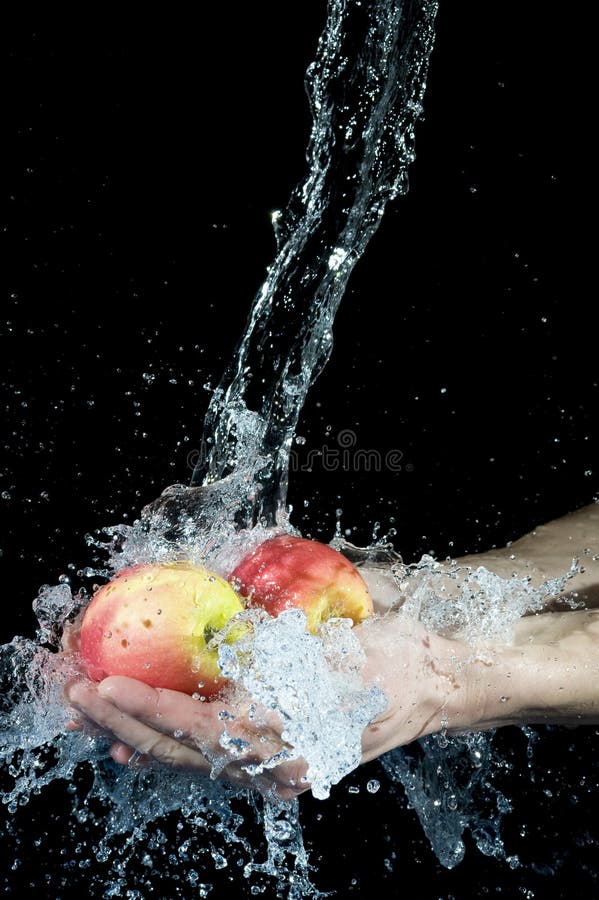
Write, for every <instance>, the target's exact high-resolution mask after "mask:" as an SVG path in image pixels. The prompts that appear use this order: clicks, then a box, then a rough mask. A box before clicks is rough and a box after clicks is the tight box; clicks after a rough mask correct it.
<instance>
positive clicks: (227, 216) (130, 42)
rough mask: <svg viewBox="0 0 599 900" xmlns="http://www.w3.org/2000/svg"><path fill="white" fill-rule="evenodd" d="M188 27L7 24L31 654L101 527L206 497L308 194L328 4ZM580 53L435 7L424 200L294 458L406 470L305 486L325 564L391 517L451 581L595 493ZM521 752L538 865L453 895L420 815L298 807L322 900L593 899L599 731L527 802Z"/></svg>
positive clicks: (16, 495) (552, 764) (552, 748)
mask: <svg viewBox="0 0 599 900" xmlns="http://www.w3.org/2000/svg"><path fill="white" fill-rule="evenodd" d="M197 15H199V20H198V21H197V22H196V21H195V16H194V17H193V21H192V17H191V16H190V15H188V14H183V12H181V11H178V12H174V13H170V14H167V13H165V14H164V15H161V16H158V15H154V16H151V15H148V14H146V15H145V16H144V18H143V20H140V21H137V22H133V23H132V22H124V21H121V20H120V19H117V18H116V17H112V18H111V17H110V16H109V15H107V14H106V15H104V16H100V15H98V16H97V18H96V19H95V20H94V19H92V18H88V19H85V20H84V19H83V18H81V19H79V20H76V19H69V20H68V21H65V22H57V21H56V20H54V21H53V22H52V24H48V23H47V22H43V21H41V20H40V21H39V22H32V23H30V24H29V25H27V26H13V25H12V24H11V25H10V26H8V27H6V28H5V29H4V38H3V41H4V51H3V62H4V65H5V66H6V69H7V71H6V73H5V76H4V79H3V81H4V85H5V92H4V93H5V99H4V111H3V116H2V121H3V138H2V142H3V150H4V164H3V167H2V170H3V175H4V177H5V178H6V181H7V183H6V186H5V192H4V202H5V205H4V206H3V211H2V228H3V243H4V247H5V251H4V254H3V258H4V263H3V266H2V272H3V274H2V282H3V294H2V304H3V310H2V324H1V328H0V359H1V360H2V367H3V377H2V410H3V440H2V459H1V463H0V479H1V481H0V492H2V499H1V500H0V509H1V512H2V530H1V540H0V547H1V549H2V559H1V561H0V562H1V565H2V579H3V585H4V589H5V590H6V594H5V598H4V602H5V605H6V608H7V610H8V612H7V613H5V615H4V617H3V621H2V639H4V640H9V639H10V638H11V637H12V635H13V634H14V633H15V632H18V633H21V634H32V632H33V628H34V620H33V616H32V613H31V600H32V598H33V597H34V596H35V594H36V593H37V589H38V587H39V586H40V585H41V584H42V583H46V582H49V583H55V582H56V580H57V578H58V577H59V575H61V574H65V573H66V574H70V575H73V573H74V572H75V571H76V570H77V569H78V568H79V567H81V566H83V565H87V564H89V562H90V556H89V553H90V551H89V549H88V548H87V547H86V545H85V542H84V540H83V537H84V534H85V533H86V532H91V531H94V530H95V529H98V528H101V527H102V526H105V525H109V524H114V523H116V522H118V521H124V520H127V519H129V520H131V519H133V518H135V516H136V514H137V513H138V511H139V509H140V507H141V506H142V505H143V504H144V503H145V502H148V501H150V500H152V499H153V498H154V497H155V496H157V494H158V493H159V492H160V490H161V489H162V488H163V487H164V486H166V485H167V484H170V483H173V482H175V481H179V482H186V481H188V479H189V477H190V476H191V470H190V468H189V465H188V462H187V459H188V455H189V454H190V453H192V452H193V450H194V449H196V448H197V447H198V446H199V438H200V435H201V428H202V419H203V415H204V412H205V409H206V406H207V403H208V398H209V392H208V390H206V389H205V388H204V385H206V384H212V385H214V384H215V383H217V381H218V379H219V378H220V374H221V372H222V369H223V367H224V364H225V362H226V361H227V360H228V359H229V358H230V356H231V353H232V352H233V348H234V346H235V344H236V342H237V339H238V337H239V335H240V333H241V330H242V328H243V325H244V323H245V319H246V316H247V312H248V309H249V303H250V301H251V298H252V296H253V294H254V292H255V290H256V289H257V288H258V287H259V285H260V283H261V281H262V279H263V276H264V271H265V267H266V266H267V265H268V263H269V261H270V259H271V257H272V254H273V252H274V239H273V235H272V229H271V225H270V212H271V211H272V210H273V209H276V208H279V207H281V206H284V204H285V202H286V199H287V197H288V195H289V192H290V190H291V188H292V187H293V185H294V184H295V183H296V182H297V181H298V180H299V179H300V178H301V177H302V175H303V173H304V148H305V144H306V140H307V135H308V130H309V118H308V112H307V105H306V102H305V97H304V94H303V72H304V70H305V68H306V66H307V64H308V62H309V61H310V59H311V58H312V56H313V53H314V48H315V45H316V39H317V36H318V34H319V32H320V30H321V28H322V25H323V23H324V17H325V4H324V3H323V2H316V0H314V2H310V3H305V2H304V3H300V2H288V3H286V4H284V6H282V5H281V4H274V3H270V2H263V3H260V4H257V5H256V4H254V5H252V6H246V5H244V6H242V7H241V8H239V9H238V8H233V7H232V8H227V9H225V8H224V7H222V6H219V8H218V9H205V8H204V6H202V7H201V10H200V11H199V12H198V13H197ZM584 33H585V23H584V22H583V21H580V20H575V19H574V18H570V19H567V18H566V17H565V15H564V12H563V10H562V8H561V6H558V5H557V4H551V3H550V4H546V3H540V2H529V3H528V4H526V11H525V12H523V10H522V5H521V4H517V3H515V2H511V0H506V2H502V3H498V2H494V0H493V2H487V3H480V2H475V0H471V2H464V3H461V4H451V3H449V2H444V0H441V11H440V15H439V19H438V29H437V40H436V46H435V50H434V53H433V58H432V63H431V70H430V77H429V86H428V90H427V96H426V101H425V113H426V114H425V120H424V121H423V122H422V123H421V124H420V125H419V127H418V137H417V161H416V163H415V164H414V165H413V166H412V169H411V173H410V185H411V187H410V192H409V194H408V195H407V197H405V198H403V199H400V200H398V201H396V202H395V203H394V204H393V205H392V207H391V208H389V210H388V212H387V214H386V216H385V218H384V220H383V223H382V225H381V228H380V230H379V232H378V234H377V235H376V236H375V238H374V239H373V241H372V243H371V245H370V247H369V248H368V250H367V253H366V254H365V257H364V258H363V260H362V261H360V262H359V263H358V265H357V267H356V270H355V272H354V275H353V276H352V279H351V281H350V286H349V289H348V292H347V294H346V297H345V299H344V302H343V304H342V307H341V310H340V313H339V315H338V319H337V322H336V326H335V349H334V353H333V356H332V359H331V361H330V363H329V365H328V367H327V369H326V370H325V373H324V374H323V375H322V377H321V378H320V379H319V381H318V382H317V383H316V385H315V386H314V388H313V389H312V391H311V393H310V397H309V400H308V403H307V405H306V408H305V411H304V414H303V416H302V421H301V425H300V429H299V432H300V434H302V435H303V436H305V437H306V438H307V443H306V445H305V446H304V447H303V448H301V450H300V448H298V452H301V453H306V454H307V453H308V451H310V450H315V449H318V448H319V447H323V446H326V447H329V448H336V447H338V443H337V435H338V434H339V433H340V432H341V431H344V430H347V429H350V430H351V431H352V432H354V433H355V436H356V444H355V447H356V448H360V449H363V450H370V449H372V450H378V451H379V452H380V453H381V454H382V455H384V454H385V453H386V452H387V451H389V450H400V451H401V453H402V454H403V456H402V460H401V462H402V468H401V471H388V470H386V469H385V468H384V467H382V468H381V470H380V471H363V470H359V471H353V470H349V471H342V470H338V471H335V472H326V471H324V468H323V466H322V465H319V463H318V461H316V462H315V464H314V465H313V466H312V471H311V472H308V471H298V472H295V473H294V474H293V475H292V482H291V490H290V500H291V502H292V504H293V506H294V510H295V512H294V514H293V516H292V520H293V521H294V523H295V524H296V525H298V526H299V527H300V528H301V529H302V531H304V533H306V534H310V535H312V536H314V537H317V538H320V539H323V540H329V539H330V538H331V537H332V535H333V531H334V527H335V518H336V514H335V510H336V509H337V508H341V509H343V515H342V527H343V528H344V529H351V536H352V539H353V540H355V541H356V543H362V544H364V543H367V542H368V540H369V539H370V537H371V535H372V531H373V528H374V527H375V523H376V522H380V523H381V532H380V533H385V532H386V531H387V530H388V529H389V527H394V528H396V529H397V532H398V534H397V537H396V538H395V544H396V547H397V549H398V550H399V551H400V552H402V553H403V555H404V557H405V558H406V559H409V560H411V559H414V558H418V557H419V555H420V554H421V553H423V552H427V551H431V552H434V553H435V554H436V555H437V556H439V557H441V558H443V557H445V556H446V555H447V554H453V555H458V554H461V553H463V552H468V551H474V550H479V549H480V550H482V549H486V548H488V547H490V546H492V545H494V544H498V545H499V544H504V543H505V542H506V541H507V540H510V539H513V538H516V537H518V536H519V535H520V534H522V533H524V532H526V531H528V530H530V529H531V528H532V527H533V526H534V525H535V524H537V523H538V522H540V521H543V520H547V519H549V518H552V517H554V516H557V515H561V514H564V513H566V512H567V511H569V510H570V509H573V508H575V507H577V506H580V505H582V504H584V503H589V502H591V501H592V500H593V498H594V497H595V496H596V494H597V467H596V456H597V445H598V432H597V422H596V404H597V395H598V387H597V385H598V376H597V367H596V364H595V357H596V343H597V340H596V332H595V330H594V323H593V315H592V311H593V292H592V289H591V288H590V287H589V286H588V285H589V283H591V284H592V269H591V263H590V261H589V251H588V242H587V241H586V240H585V232H586V228H585V226H584V225H583V223H582V219H581V211H584V210H586V207H587V205H588V204H589V202H590V201H589V199H588V195H589V185H590V182H591V181H592V177H591V174H590V171H591V170H590V166H588V165H587V162H586V161H585V154H584V152H583V149H584V147H585V146H586V138H587V136H586V134H585V132H586V128H587V126H586V121H587V117H588V115H589V107H588V96H587V91H588V87H587V81H586V74H585V66H584V61H585V58H586V49H585V46H584ZM144 374H145V375H146V377H145V378H144ZM147 376H150V377H147ZM305 502H307V505H305ZM74 580H75V579H74ZM506 735H507V737H505V738H504V739H503V740H504V742H506V743H507V744H509V743H510V742H512V743H513V744H514V746H515V747H517V748H518V747H519V748H520V750H518V749H517V750H515V751H514V753H515V761H516V766H515V769H516V771H515V773H514V774H513V775H512V776H511V778H512V781H511V783H510V784H509V785H508V787H507V792H508V794H509V793H510V792H511V795H515V797H516V799H515V811H514V813H513V814H512V816H510V817H509V819H510V822H511V824H509V825H508V829H507V833H508V838H509V839H508V844H509V852H510V853H519V854H520V856H521V858H522V860H523V861H524V862H526V864H527V866H526V868H525V869H519V870H515V871H513V872H512V871H511V870H510V869H509V868H508V867H507V865H506V864H505V863H496V862H490V861H488V860H485V859H484V858H483V857H482V856H480V854H478V853H477V851H475V850H474V849H472V848H470V849H469V850H468V853H467V858H466V861H465V862H464V863H463V864H462V865H461V866H460V867H459V868H458V869H457V870H455V872H453V873H447V872H445V871H444V870H442V869H440V868H439V867H438V866H437V864H436V862H435V860H434V857H433V856H432V855H431V854H430V851H429V850H428V848H427V845H426V841H425V840H424V839H423V838H422V836H421V832H420V829H419V826H418V825H417V824H416V823H415V822H414V819H413V817H412V816H413V814H412V813H410V812H406V811H405V809H404V805H405V804H404V802H403V800H402V799H401V797H400V796H399V797H397V796H390V795H389V791H388V789H385V790H383V789H381V791H380V792H379V794H377V795H376V797H372V796H370V795H367V796H366V795H365V792H364V788H363V787H362V791H361V794H360V795H359V796H358V797H357V798H356V797H354V796H351V797H348V796H347V787H346V786H345V785H342V786H340V788H339V790H338V791H337V793H336V795H335V798H334V799H333V801H331V802H329V804H325V807H326V810H327V811H326V813H324V814H323V820H321V822H320V824H319V823H318V822H317V820H316V815H317V814H318V813H322V812H323V809H324V808H325V807H323V805H322V804H320V805H319V804H316V803H314V802H312V801H311V800H310V799H307V800H306V802H305V804H304V807H305V816H306V819H307V840H308V843H309V844H310V845H311V846H313V847H314V848H315V850H314V852H315V854H316V855H319V854H321V855H323V861H322V879H321V883H322V886H323V887H337V888H338V890H339V892H340V894H339V895H340V896H345V895H346V894H349V893H351V894H355V895H357V896H362V895H364V896H366V892H368V891H370V890H374V891H375V892H378V894H377V896H381V897H382V896H396V895H397V894H398V892H399V891H400V889H401V887H402V885H403V884H404V883H405V877H406V876H407V875H408V874H414V875H415V876H416V877H417V878H419V879H420V880H421V887H420V889H419V893H420V894H421V896H422V897H431V898H432V897H444V898H445V897H447V898H449V897H451V896H454V897H456V898H462V897H471V896H487V895H489V896H492V895H494V894H495V893H496V892H498V891H499V889H500V888H501V889H502V890H503V893H504V896H510V897H515V896H536V895H537V893H536V892H537V891H539V892H540V894H542V895H549V894H551V895H552V896H556V897H557V896H562V895H565V891H566V887H567V886H568V884H570V883H571V878H572V877H573V873H575V874H576V876H577V877H578V878H579V879H582V881H581V884H582V886H583V889H582V894H583V895H584V896H591V895H594V894H595V892H596V890H597V889H596V886H595V880H594V878H595V874H596V872H597V865H596V863H594V862H593V861H592V857H593V854H592V853H591V851H590V850H589V848H588V846H586V845H585V840H583V838H582V837H581V835H583V834H584V832H588V831H589V829H590V834H591V836H593V834H594V837H595V839H596V838H597V830H596V828H595V830H594V832H593V827H594V823H593V822H592V821H591V820H590V815H591V809H592V807H593V802H594V800H596V796H595V797H593V795H592V794H590V795H588V794H587V793H586V787H583V788H582V789H581V786H580V785H579V781H580V779H581V778H583V780H584V783H585V784H586V783H587V782H592V780H593V778H592V774H593V771H594V770H595V766H594V761H593V742H595V744H596V737H595V733H594V730H593V729H581V730H579V731H578V732H577V733H576V734H572V733H570V732H568V733H566V732H562V731H556V732H552V733H551V734H547V735H545V737H544V740H543V743H542V747H543V750H542V752H541V751H540V760H539V765H538V771H539V773H540V772H542V773H543V775H542V777H541V775H540V774H539V775H538V777H537V782H536V783H535V784H531V783H530V776H529V773H528V771H527V770H526V765H525V762H524V760H525V755H524V751H523V749H522V748H523V746H524V741H523V738H522V737H521V736H520V734H519V733H518V732H517V731H515V730H514V731H513V733H512V729H509V730H507V731H506ZM510 735H511V737H510ZM520 752H521V753H522V755H521V757H520V756H518V753H520ZM564 755H565V759H564V761H563V768H562V758H563V757H564ZM376 765H377V764H376V763H375V764H372V766H371V767H367V769H368V771H366V772H364V773H357V774H356V775H355V778H354V781H355V782H356V783H360V784H363V783H365V780H366V778H367V777H368V776H369V775H370V776H372V773H373V771H374V768H373V767H376ZM556 767H559V768H560V769H561V771H560V772H559V773H556V772H555V768H556ZM519 769H523V770H526V771H525V772H524V771H519ZM377 771H378V770H377ZM595 771H596V770H595ZM552 779H553V780H552ZM546 781H547V783H546ZM548 785H549V786H548ZM546 790H549V791H550V792H551V793H552V794H553V797H552V798H551V799H547V795H546V794H545V793H543V791H546ZM573 796H575V797H576V798H577V799H576V801H574V800H572V797H573ZM322 821H324V825H323V824H322ZM527 822H528V823H529V824H528V829H527V836H526V838H523V837H522V836H521V834H520V831H521V829H522V826H523V823H527ZM539 823H543V829H544V832H543V836H542V837H541V836H540V835H539V832H538V829H539V827H540V824H539ZM332 828H333V829H337V830H338V834H339V839H338V840H336V841H335V848H336V850H335V853H334V854H333V856H331V855H327V846H328V844H327V839H326V837H325V835H328V837H329V838H330V835H331V829H332ZM390 842H392V843H393V846H394V847H395V849H396V851H397V853H398V857H399V859H398V861H397V862H396V864H395V872H394V873H390V872H389V871H388V870H387V869H386V868H385V866H384V864H383V859H384V858H385V857H388V856H389V846H390ZM344 847H345V848H346V851H345V855H344V851H343V848H344ZM554 856H555V857H556V858H561V860H562V862H561V864H558V865H557V867H556V872H555V874H554V875H553V876H551V877H550V876H549V875H548V874H547V873H545V874H543V871H542V870H543V866H546V865H549V863H550V862H551V865H553V863H554ZM532 864H534V865H535V866H536V870H535V869H534V868H531V865H532ZM52 865H54V863H52V862H51V861H48V862H47V866H48V868H49V869H51V868H52ZM587 865H588V866H590V869H589V871H587V870H586V869H585V866H587ZM31 877H32V878H33V876H31ZM40 877H41V876H40ZM352 878H357V879H358V880H357V883H356V885H355V886H353V887H352V886H351V884H350V882H351V879H352ZM205 880H209V879H208V878H206V879H205ZM325 882H326V883H325ZM229 890H230V891H232V892H234V891H238V895H239V896H242V895H243V890H244V886H243V884H242V883H241V882H239V884H234V885H233V886H231V887H230V888H229ZM527 890H530V891H533V893H531V894H526V893H525V891H527ZM361 892H364V893H363V894H362V893H361ZM98 896H99V895H98ZM173 896H174V894H173ZM181 896H186V895H185V894H182V895H181ZM189 896H192V893H191V892H190V894H189Z"/></svg>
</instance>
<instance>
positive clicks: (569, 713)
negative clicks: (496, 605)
mask: <svg viewBox="0 0 599 900" xmlns="http://www.w3.org/2000/svg"><path fill="white" fill-rule="evenodd" d="M360 628H361V639H362V644H363V647H364V650H365V652H366V659H367V662H366V666H365V670H364V677H365V681H366V683H367V684H368V685H377V686H378V687H380V688H381V689H382V690H383V691H384V692H385V694H386V696H387V700H388V707H387V710H386V711H385V713H384V715H382V716H381V717H380V718H379V719H377V720H376V721H375V722H373V723H372V724H371V725H370V726H369V727H368V728H367V729H366V731H365V733H364V740H363V750H364V755H363V761H364V762H366V761H367V760H369V759H372V758H374V757H375V756H379V755H381V754H382V753H385V752H386V751H387V750H390V749H393V748H394V747H399V746H402V745H403V744H408V743H410V742H411V741H413V740H416V739H417V738H421V737H424V736H426V735H428V734H433V733H435V732H438V731H441V730H442V729H446V730H447V732H448V733H465V732H470V731H484V730H486V729H489V728H496V727H499V726H502V725H534V724H555V725H560V724H561V725H573V724H574V725H578V724H582V723H587V724H592V723H596V722H599V612H596V611H592V610H585V611H578V612H567V613H543V614H541V615H536V616H530V617H526V618H523V619H521V620H520V622H519V623H518V624H517V626H516V633H515V640H514V642H513V643H511V644H509V645H507V644H505V645H503V644H486V645H481V646H479V647H473V646H471V645H469V644H467V643H465V642H464V641H461V640H455V639H450V638H444V637H441V636H439V635H436V634H432V633H430V632H428V631H427V630H426V629H425V628H424V627H423V626H421V625H420V623H418V622H415V621H413V620H410V619H409V618H408V617H406V616H404V615H402V613H401V612H399V613H395V614H393V613H391V614H388V615H387V616H385V617H383V618H382V619H380V620H379V621H378V623H377V622H372V623H371V624H366V625H364V626H360ZM393 648H395V650H394V649H393Z"/></svg>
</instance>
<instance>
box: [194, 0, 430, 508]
mask: <svg viewBox="0 0 599 900" xmlns="http://www.w3.org/2000/svg"><path fill="white" fill-rule="evenodd" d="M436 11H437V2H436V0H369V2H361V0H331V2H330V3H329V10H328V19H327V24H326V27H325V30H324V32H323V34H322V36H321V38H320V41H319V44H318V53H317V56H316V60H315V61H314V62H313V63H312V65H311V66H310V67H309V69H308V72H307V76H306V88H307V92H308V97H309V100H310V108H311V111H312V117H313V122H312V132H311V136H310V142H309V146H308V152H307V162H308V173H307V175H306V178H305V179H304V181H302V182H301V183H300V184H299V185H298V186H297V188H296V189H295V190H294V192H293V194H292V196H291V199H290V201H289V204H288V206H287V209H286V210H285V211H284V212H278V211H277V212H275V213H273V216H272V219H273V225H274V229H275V234H276V239H277V255H276V257H275V259H274V261H273V263H272V265H271V266H270V267H269V269H268V274H267V278H266V281H265V282H264V284H263V285H262V287H261V289H260V291H259V292H258V294H257V296H256V298H255V300H254V303H253V306H252V309H251V312H250V316H249V321H248V324H247V327H246V331H245V334H244V335H243V337H242V339H241V341H240V344H239V346H238V348H237V352H236V354H235V356H234V358H233V360H232V362H231V363H230V365H229V366H228V368H227V370H226V372H225V374H224V376H223V379H222V381H221V384H220V385H219V387H218V388H217V389H216V391H215V392H214V395H213V397H212V402H211V403H210V407H209V409H208V414H207V416H206V423H205V431H204V442H203V445H204V446H206V447H207V448H208V451H209V452H208V454H207V458H206V459H205V460H201V461H200V463H199V464H198V466H197V467H196V471H195V472H194V476H193V484H199V483H200V482H201V481H202V480H203V481H204V483H213V482H215V481H220V480H221V479H223V477H225V476H226V475H228V474H229V473H231V472H235V471H236V470H237V469H238V468H239V466H240V465H242V464H243V466H244V467H246V466H247V460H248V457H249V458H253V459H255V460H256V468H255V472H254V477H253V478H252V479H250V483H251V485H252V488H253V491H254V493H253V494H252V496H251V497H248V498H247V501H246V504H245V508H244V510H243V513H242V516H241V523H242V524H244V525H251V524H254V523H255V522H256V521H258V520H262V521H265V522H266V523H268V524H274V523H275V522H277V521H280V519H281V517H284V515H285V509H286V504H285V500H286V494H287V477H288V469H289V453H290V451H291V445H292V440H293V436H294V434H295V428H296V424H297V420H298V417H299V414H300V411H301V409H302V406H303V404H304V401H305V399H306V394H307V392H308V389H309V387H310V385H311V384H312V383H313V382H314V380H315V379H316V378H317V376H318V375H319V373H320V371H321V370H322V368H323V366H324V365H325V363H326V362H327V360H328V358H329V355H330V353H331V348H332V344H333V335H332V328H333V320H334V318H335V314H336V312H337V309H338V308H339V304H340V302H341V298H342V297H343V294H344V291H345V288H346V285H347V281H348V279H349V276H350V275H351V272H352V270H353V268H354V266H355V264H356V263H357V261H358V260H359V259H360V257H361V256H362V253H363V252H364V249H365V248H366V245H367V244H368V241H369V240H370V238H371V237H372V235H373V234H374V233H375V231H376V229H377V228H378V226H379V224H380V221H381V218H382V216H383V213H384V211H385V206H386V204H387V202H388V201H389V200H393V199H394V198H395V197H397V196H398V195H399V194H402V193H404V192H405V191H406V190H407V185H408V181H407V171H408V166H409V165H410V163H411V162H412V161H413V159H414V127H415V123H416V121H417V120H418V118H419V116H420V115H421V114H422V98H423V94H424V90H425V79H426V72H427V67H428V61H429V56H430V52H431V49H432V45H433V36H434V32H433V25H434V18H435V14H436ZM250 411H251V413H250ZM240 416H245V421H244V423H243V424H242V423H241V422H240ZM248 416H249V417H250V419H249V421H250V427H249V428H248V424H247V422H248ZM250 436H251V437H250ZM248 437H250V439H251V442H252V443H251V446H249V447H248ZM256 451H258V452H257V453H256ZM256 457H257V458H256Z"/></svg>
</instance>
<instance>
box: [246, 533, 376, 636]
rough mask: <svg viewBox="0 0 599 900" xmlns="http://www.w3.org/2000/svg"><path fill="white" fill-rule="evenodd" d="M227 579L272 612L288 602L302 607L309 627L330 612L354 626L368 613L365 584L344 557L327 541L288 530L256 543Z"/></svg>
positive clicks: (316, 625)
mask: <svg viewBox="0 0 599 900" xmlns="http://www.w3.org/2000/svg"><path fill="white" fill-rule="evenodd" d="M229 580H230V581H231V583H232V584H233V586H234V587H235V589H236V590H237V591H239V593H240V594H241V595H242V596H244V597H247V598H248V599H249V600H250V602H251V603H254V604H258V605H260V606H263V607H264V608H265V609H266V610H267V611H268V612H269V613H270V614H271V615H273V616H278V615H279V613H280V612H282V611H283V610H284V609H289V608H290V607H298V608H299V609H303V610H304V612H305V614H306V618H307V627H308V630H309V631H311V632H316V631H317V630H318V628H319V626H320V625H321V623H322V622H324V621H326V619H330V618H332V617H333V616H340V617H343V618H347V619H352V620H353V623H354V625H357V624H358V622H361V621H363V619H366V618H367V617H368V616H370V615H372V613H373V606H372V598H371V597H370V594H369V593H368V588H367V587H366V584H365V582H364V580H363V578H362V576H361V575H360V573H359V572H358V570H357V569H356V568H355V566H353V565H352V563H350V561H349V560H348V559H346V558H345V556H343V555H342V554H341V553H339V552H338V551H337V550H333V548H332V547H329V546H328V545H327V544H321V543H319V542H318V541H310V540H307V539H306V538H298V537H293V536H292V535H289V534H280V535H277V537H274V538H270V539H269V540H268V541H265V542H264V543H263V544H260V546H259V547H257V548H256V549H255V550H253V551H252V552H251V553H249V554H248V555H247V556H246V557H245V558H244V559H242V561H241V562H240V563H239V565H238V566H237V568H236V569H235V571H234V572H233V574H232V575H231V578H230V579H229Z"/></svg>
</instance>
